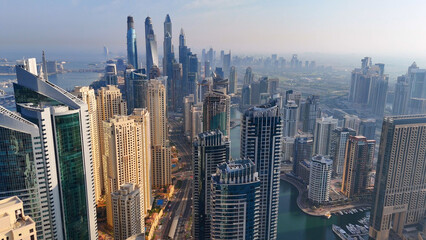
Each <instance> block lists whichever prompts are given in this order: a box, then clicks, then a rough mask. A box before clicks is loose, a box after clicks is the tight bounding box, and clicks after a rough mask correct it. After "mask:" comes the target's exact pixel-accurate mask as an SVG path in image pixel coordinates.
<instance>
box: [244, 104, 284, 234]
mask: <svg viewBox="0 0 426 240" xmlns="http://www.w3.org/2000/svg"><path fill="white" fill-rule="evenodd" d="M282 128H283V127H282V115H281V113H280V109H279V107H278V105H277V103H276V101H272V102H270V103H268V104H265V105H261V106H257V107H252V108H250V109H249V110H247V111H246V112H245V113H244V115H243V117H242V120H241V158H247V159H250V160H252V161H253V162H254V164H255V165H256V168H257V171H258V172H259V179H260V209H259V212H260V221H259V238H260V239H276V238H277V227H278V225H277V222H278V200H279V188H280V154H281V140H282Z"/></svg>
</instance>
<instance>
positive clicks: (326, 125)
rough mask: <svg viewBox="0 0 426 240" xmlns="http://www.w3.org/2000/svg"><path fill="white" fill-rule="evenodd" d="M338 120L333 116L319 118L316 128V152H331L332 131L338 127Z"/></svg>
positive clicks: (327, 153) (324, 153) (325, 154)
mask: <svg viewBox="0 0 426 240" xmlns="http://www.w3.org/2000/svg"><path fill="white" fill-rule="evenodd" d="M337 124H338V120H337V119H334V118H333V117H323V118H317V121H316V123H315V130H314V149H313V150H314V151H313V152H314V154H320V155H324V156H327V155H329V154H330V143H331V133H332V131H333V130H334V129H336V128H337Z"/></svg>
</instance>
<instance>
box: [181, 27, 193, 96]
mask: <svg viewBox="0 0 426 240" xmlns="http://www.w3.org/2000/svg"><path fill="white" fill-rule="evenodd" d="M189 52H190V49H189V48H188V46H186V37H185V32H184V31H183V29H180V34H179V63H180V64H182V85H181V87H180V88H179V91H182V92H183V94H182V97H183V96H186V95H187V93H188V91H187V89H185V87H186V86H187V85H188V54H189ZM189 94H190V93H189Z"/></svg>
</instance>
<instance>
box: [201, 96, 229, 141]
mask: <svg viewBox="0 0 426 240" xmlns="http://www.w3.org/2000/svg"><path fill="white" fill-rule="evenodd" d="M230 104H231V99H230V97H229V96H228V95H226V94H224V93H222V92H218V91H211V92H208V93H207V94H206V95H205V96H204V104H203V131H209V130H216V129H219V130H220V131H221V132H222V133H223V134H224V135H225V136H229V134H230V132H231V110H230Z"/></svg>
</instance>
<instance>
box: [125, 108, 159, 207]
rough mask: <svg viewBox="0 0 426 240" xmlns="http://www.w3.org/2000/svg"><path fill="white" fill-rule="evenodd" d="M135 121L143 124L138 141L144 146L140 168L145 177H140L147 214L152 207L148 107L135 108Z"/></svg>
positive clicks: (132, 116)
mask: <svg viewBox="0 0 426 240" xmlns="http://www.w3.org/2000/svg"><path fill="white" fill-rule="evenodd" d="M129 118H130V119H133V120H134V121H135V123H137V124H139V125H140V126H141V138H140V139H138V141H142V145H143V147H142V148H141V149H138V151H140V153H139V155H140V156H141V157H142V158H143V159H142V160H141V161H142V163H143V167H142V168H140V169H139V171H142V172H141V173H140V174H139V176H143V177H144V179H138V181H139V182H143V184H144V185H143V186H141V188H142V189H141V191H143V197H144V210H145V212H144V213H145V214H146V213H147V212H148V210H149V209H151V207H152V200H153V199H152V190H151V187H152V166H151V160H152V159H151V131H150V129H151V128H150V121H149V112H148V110H147V109H146V108H135V109H134V110H133V113H132V115H130V116H129Z"/></svg>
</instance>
